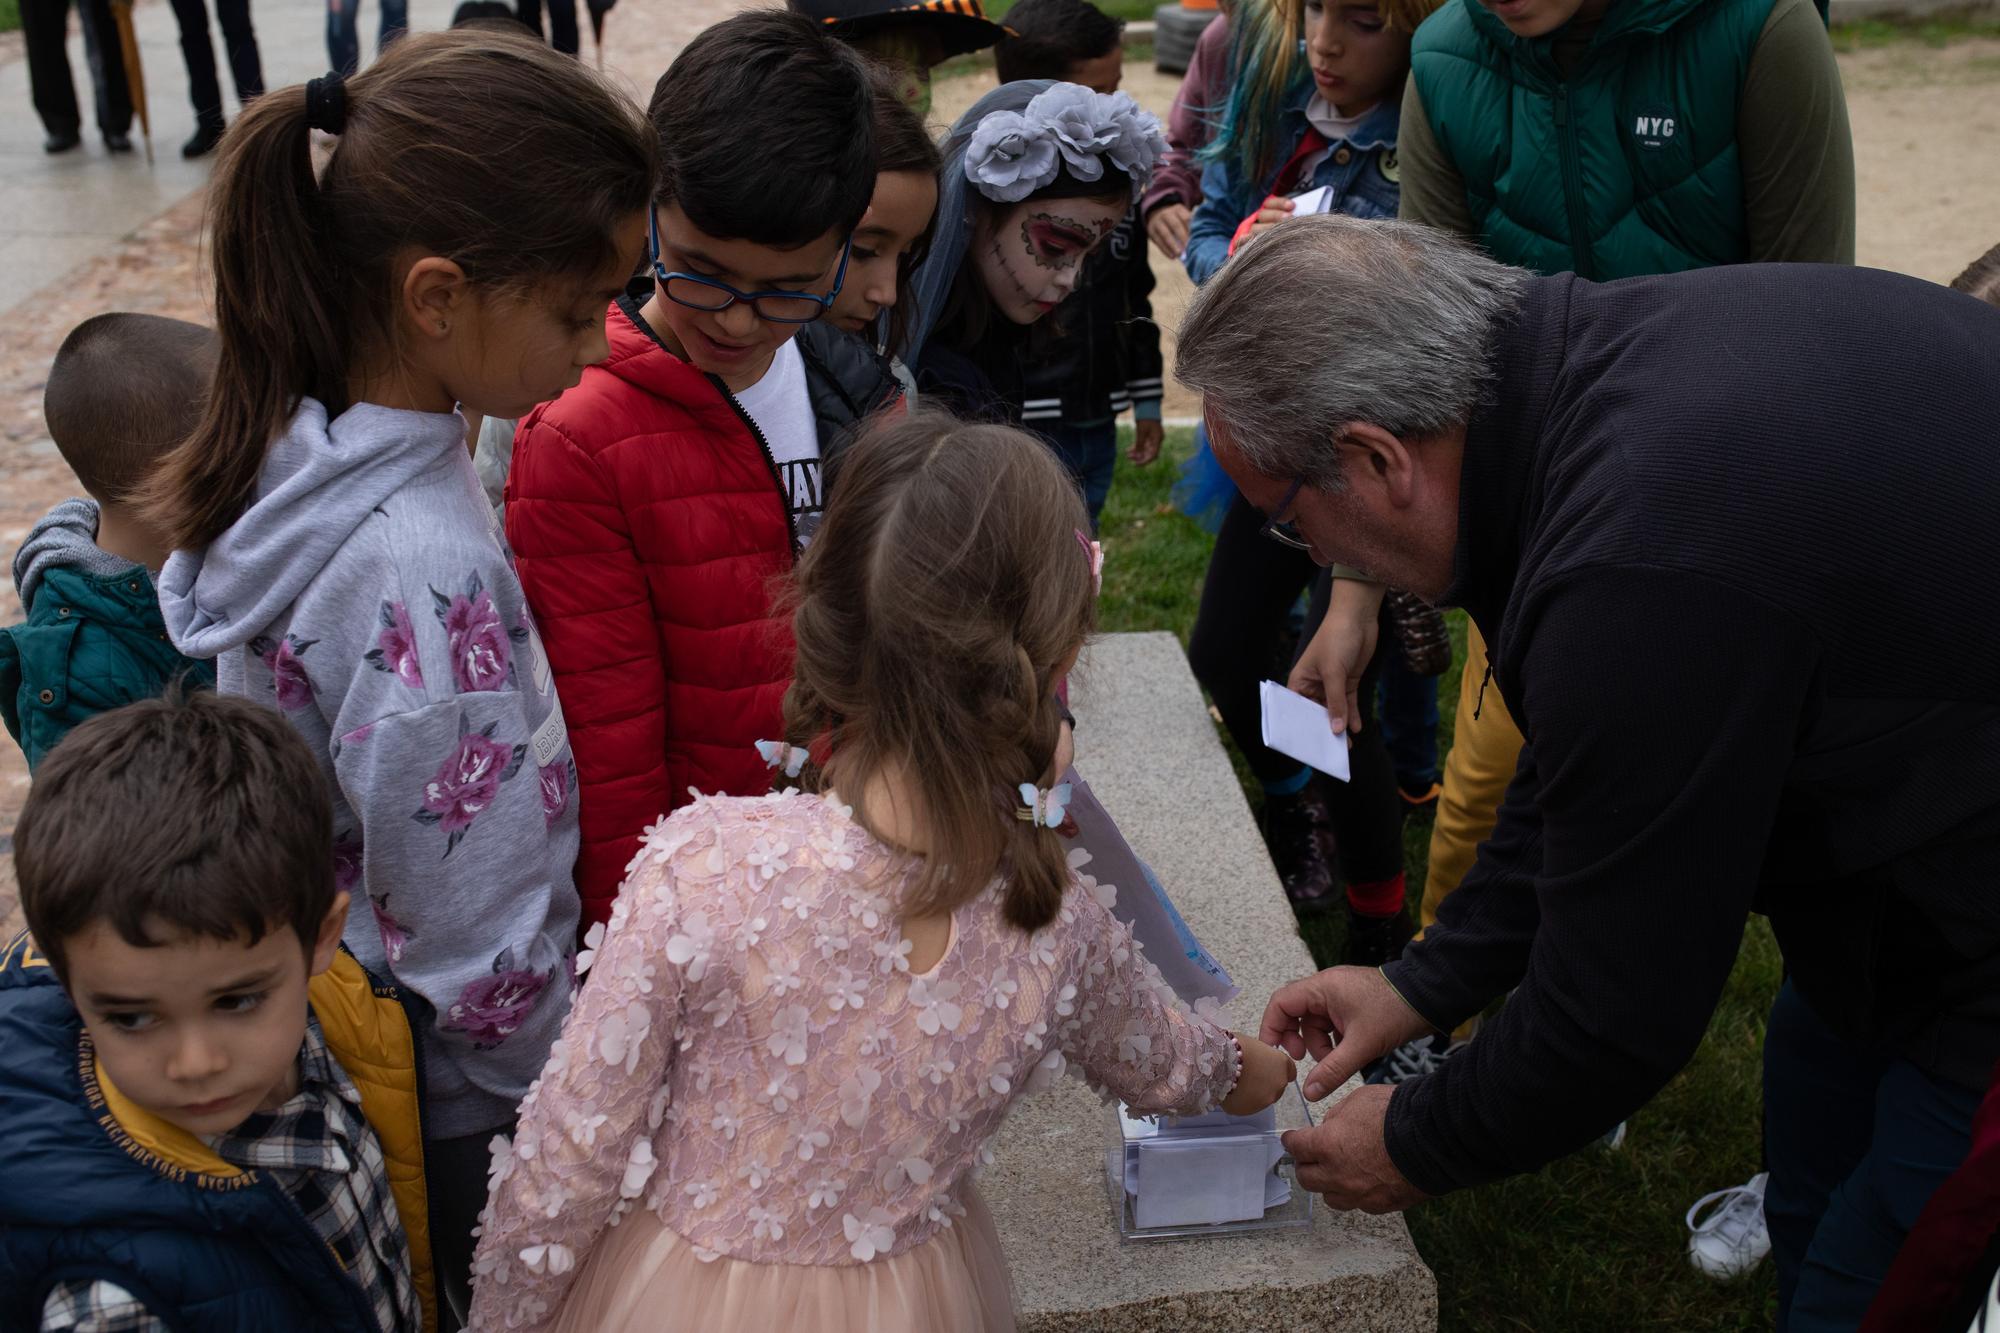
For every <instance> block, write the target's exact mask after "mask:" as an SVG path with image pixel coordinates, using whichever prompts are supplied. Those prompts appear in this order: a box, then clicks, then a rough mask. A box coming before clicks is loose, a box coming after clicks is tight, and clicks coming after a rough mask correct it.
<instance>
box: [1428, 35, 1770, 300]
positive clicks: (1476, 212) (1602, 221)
mask: <svg viewBox="0 0 2000 1333" xmlns="http://www.w3.org/2000/svg"><path fill="white" fill-rule="evenodd" d="M1772 3H1773V0H1614V3H1613V4H1612V6H1611V10H1610V12H1609V13H1608V14H1606V15H1605V18H1604V22H1603V24H1602V26H1601V27H1600V28H1599V29H1598V31H1597V33H1596V35H1595V37H1594V38H1593V39H1592V41H1591V43H1590V46H1589V49H1588V50H1587V51H1586V52H1585V53H1584V55H1583V56H1582V57H1581V58H1580V59H1579V60H1578V61H1577V63H1576V66H1575V67H1574V68H1573V69H1571V70H1570V72H1569V76H1568V77H1567V78H1564V77H1563V75H1562V74H1561V73H1560V72H1559V71H1558V69H1557V67H1556V62H1555V58H1554V54H1553V51H1552V49H1551V48H1552V45H1553V40H1554V37H1553V34H1551V35H1549V36H1543V37H1537V38H1532V39H1528V38H1521V37H1516V36H1515V35H1514V34H1513V33H1511V32H1509V31H1508V30H1507V27H1506V25H1505V24H1503V23H1501V22H1500V20H1499V19H1497V18H1495V17H1494V16H1493V15H1492V14H1491V13H1489V12H1488V11H1487V10H1486V8H1485V7H1484V6H1483V5H1481V4H1480V3H1479V0H1452V2H1451V3H1448V4H1446V6H1445V7H1444V8H1443V9H1441V10H1439V11H1438V12H1437V13H1436V14H1433V15H1432V16H1431V17H1430V19H1429V20H1427V21H1426V22H1425V23H1424V25H1423V26H1422V27H1421V28H1419V29H1418V30H1417V35H1416V38H1415V40H1414V41H1413V42H1412V43H1411V52H1410V72H1411V76H1412V77H1413V78H1415V79H1416V81H1417V91H1418V93H1419V95H1420V96H1421V97H1422V98H1423V103H1424V110H1425V112H1426V114H1427V116H1428V118H1429V121H1430V125H1431V129H1432V131H1433V133H1434V134H1435V135H1436V137H1437V141H1438V143H1439V144H1440V145H1441V146H1442V148H1443V149H1444V152H1445V154H1446V156H1447V157H1449V158H1450V159H1451V161H1452V162H1453V163H1454V164H1456V166H1457V168H1458V171H1459V174H1460V175H1461V176H1462V177H1463V178H1464V180H1465V190H1466V202H1467V204H1468V205H1469V206H1470V208H1471V212H1472V218H1473V221H1474V223H1475V224H1476V225H1477V226H1478V229H1479V236H1480V239H1481V241H1482V242H1483V243H1484V245H1485V246H1486V249H1487V251H1488V252H1489V253H1490V254H1492V255H1493V256H1494V257H1495V258H1496V259H1500V260H1503V261H1505V262H1507V263H1509V264H1518V265H1520V266H1522V267H1524V268H1530V269H1534V270H1535V271H1536V272H1538V273H1560V272H1563V271H1565V270H1573V271H1575V272H1576V273H1577V274H1579V275H1580V276H1582V277H1586V278H1592V279H1596V280H1598V281H1605V280H1608V279H1612V278H1627V277H1635V276H1638V275H1641V274H1651V273H1673V272H1678V271H1680V270H1682V269H1690V268H1702V267H1705V266H1707V265H1711V264H1731V263H1737V262H1740V261H1741V260H1742V259H1743V258H1744V257H1745V254H1746V253H1747V246H1748V236H1747V234H1746V230H1745V226H1744V216H1743V181H1742V170H1741V167H1740V165H1739V163H1738V158H1737V148H1736V104H1737V98H1738V96H1739V95H1740V94H1741V92H1742V89H1743V80H1744V76H1745V75H1746V74H1747V72H1748V71H1749V68H1750V56H1751V53H1752V52H1753V51H1754V50H1755V49H1756V46H1757V41H1758V38H1759V37H1760V36H1761V35H1762V33H1763V30H1764V22H1765V20H1766V19H1768V18H1769V17H1770V14H1771V6H1772Z"/></svg>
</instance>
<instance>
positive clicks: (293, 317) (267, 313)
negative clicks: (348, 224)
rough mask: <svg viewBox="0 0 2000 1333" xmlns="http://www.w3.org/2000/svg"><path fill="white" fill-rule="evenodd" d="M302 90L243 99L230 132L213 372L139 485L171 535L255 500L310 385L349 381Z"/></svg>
mask: <svg viewBox="0 0 2000 1333" xmlns="http://www.w3.org/2000/svg"><path fill="white" fill-rule="evenodd" d="M327 225H328V224H327V219H326V217H325V207H324V204H323V202H322V200H321V197H320V190H319V185H318V183H317V182H316V181H315V180H314V179H313V170H312V133H311V130H310V129H309V128H308V127H307V124H306V90H305V89H304V88H303V87H293V88H280V89H277V90H276V91H273V92H269V93H266V94H265V95H264V96H262V97H259V98H258V99H256V100H255V101H254V102H252V103H251V104H250V105H249V106H248V107H246V108H244V111H243V114H242V115H241V116H239V117H238V118H237V120H236V123H235V125H234V126H232V127H231V129H230V131H229V133H228V134H227V135H226V136H224V139H223V144H222V156H221V158H220V160H219V161H218V163H217V165H216V171H215V182H214V184H213V185H212V186H211V187H210V190H209V199H208V217H207V229H208V243H209V262H210V265H211V267H212V268H213V269H214V273H215V329H216V336H217V344H218V356H217V361H216V367H215V379H214V381H213V387H212V388H211V390H210V392H209V395H208V399H207V403H206V405H205V407H204V408H203V411H202V414H201V418H200V421H199V422H198V423H197V424H196V426H195V428H194V433H193V434H191V435H189V436H188V437H187V439H186V440H184V441H183V442H182V443H181V444H180V445H178V446H177V447H176V448H175V449H174V450H173V452H172V453H170V454H168V455H167V457H166V458H165V459H164V460H162V462H161V465H160V469H159V471H158V472H157V473H156V474H155V476H154V477H153V478H152V479H151V480H150V482H149V484H148V485H147V486H146V487H145V489H144V491H143V492H142V502H143V503H144V505H145V509H146V512H147V515H148V517H149V518H150V519H151V520H152V522H153V523H154V524H155V525H157V526H158V527H159V529H160V530H161V532H162V533H163V534H164V535H165V536H166V538H167V540H168V542H169V544H170V545H172V546H174V547H199V546H205V545H207V544H208V543H209V542H211V541H213V540H215V538H216V537H218V536H220V535H221V533H222V531H223V530H224V529H225V528H227V527H228V526H229V525H230V524H231V523H232V522H234V521H235V519H236V517H237V515H238V514H240V513H242V512H243V509H244V507H245V506H246V505H247V504H248V503H249V502H250V499H251V497H252V495H253V494H254V493H255V491H256V488H257V475H258V473H259V471H261V470H262V468H263V465H264V453H265V450H266V449H267V448H269V445H270V442H271V440H272V439H273V438H275V437H276V436H277V435H278V433H279V432H280V431H282V430H283V429H284V426H285V423H286V422H287V421H289V420H290V419H291V415H292V413H293V412H294V411H295V410H297V407H298V399H299V397H300V396H301V395H302V394H311V395H312V396H314V397H316V398H319V399H321V401H323V402H326V403H327V404H328V411H329V412H332V411H335V410H337V404H338V402H339V398H340V395H341V391H342V387H343V381H344V357H343V354H342V347H341V335H340V330H341V327H342V323H343V321H342V319H341V318H340V312H339V311H338V309H337V307H336V305H335V303H334V302H333V301H331V300H329V294H330V293H332V292H337V291H339V290H340V288H341V286H342V285H343V284H342V283H341V282H340V279H339V276H338V274H337V273H335V272H333V271H332V268H331V266H332V263H333V256H331V255H329V254H327V253H325V251H326V248H327V247H325V246H324V245H323V244H322V238H323V237H324V236H325V234H326V230H327Z"/></svg>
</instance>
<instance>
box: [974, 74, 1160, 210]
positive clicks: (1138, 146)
mask: <svg viewBox="0 0 2000 1333" xmlns="http://www.w3.org/2000/svg"><path fill="white" fill-rule="evenodd" d="M1166 150H1167V141H1166V136H1165V135H1164V134H1162V133H1161V132H1160V122H1159V119H1158V117H1156V116H1154V115H1153V114H1152V113H1151V112H1149V111H1146V110H1143V109H1142V108H1141V107H1140V106H1139V104H1138V103H1137V102H1134V101H1133V100H1132V99H1131V98H1130V97H1128V96H1127V95H1126V94H1124V93H1111V94H1108V95H1107V94H1104V93H1095V92H1092V91H1091V90H1090V89H1088V88H1085V87H1082V86H1081V85H1079V84H1074V83H1058V84H1055V85H1054V86H1053V87H1050V88H1048V89H1046V90H1045V91H1043V92H1040V93H1038V94H1036V95H1035V97H1034V98H1033V99H1032V100H1031V101H1029V103H1028V104H1027V106H1025V107H1023V108H1022V109H1021V110H1020V111H996V112H994V113H993V114H992V115H989V116H987V117H986V118H985V119H984V120H982V121H980V122H979V124H978V126H977V127H976V128H975V129H974V130H973V132H972V138H971V139H970V141H968V142H967V144H966V147H965V178H966V179H967V180H968V181H970V182H972V184H973V186H974V187H975V188H976V189H978V191H979V192H980V193H981V194H983V195H985V196H986V197H987V198H988V199H992V200H996V201H998V202H1000V203H1006V204H1012V203H1018V202H1019V201H1021V200H1023V199H1026V198H1027V197H1028V196H1029V195H1031V194H1033V193H1035V191H1037V190H1039V189H1041V188H1043V187H1044V186H1046V185H1047V184H1048V183H1049V182H1051V181H1053V180H1054V179H1055V178H1056V176H1057V174H1058V173H1059V172H1060V171H1062V169H1063V168H1065V167H1067V168H1068V169H1069V173H1070V175H1072V176H1074V177H1076V178H1077V179H1078V180H1082V181H1094V180H1099V179H1101V178H1102V177H1103V175H1104V163H1105V161H1106V160H1107V159H1108V160H1109V161H1110V163H1111V165H1112V166H1114V167H1116V168H1117V169H1118V170H1119V171H1121V172H1123V173H1125V174H1126V175H1127V176H1129V177H1130V178H1131V180H1132V197H1133V198H1134V199H1137V198H1138V197H1139V194H1140V192H1141V191H1143V190H1144V189H1145V188H1146V182H1147V180H1148V179H1149V178H1150V177H1151V176H1152V174H1153V164H1154V163H1156V162H1157V161H1159V159H1160V156H1161V154H1163V153H1165V152H1166Z"/></svg>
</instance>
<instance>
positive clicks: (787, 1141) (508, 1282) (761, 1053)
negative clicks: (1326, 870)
mask: <svg viewBox="0 0 2000 1333" xmlns="http://www.w3.org/2000/svg"><path fill="white" fill-rule="evenodd" d="M916 869H917V863H916V862H915V861H913V860H912V859H911V858H909V857H907V856H905V855H904V854H902V853H899V852H896V851H893V850H892V849H890V848H888V847H886V846H884V845H883V844H882V843H880V842H878V841H877V840H876V839H875V838H874V837H872V836H871V835H870V834H869V833H868V832H867V831H866V830H864V829H863V828H862V827H861V826H860V825H858V824H856V823H854V822H853V820H852V818H851V815H850V813H849V811H848V810H847V809H846V808H845V807H843V806H840V805H838V804H835V803H834V802H833V801H831V800H829V799H827V798H825V797H821V796H813V795H802V794H800V793H797V792H788V793H785V794H782V795H776V796H769V797H758V798H721V797H701V798H698V799H697V800H696V801H695V803H694V804H693V805H690V806H688V807H686V808H684V809H682V810H679V811H677V812H676V813H675V814H673V815H672V816H671V817H669V818H667V819H663V820H661V821H660V822H659V823H657V824H655V825H654V826H653V827H652V828H651V829H649V830H648V831H647V833H646V837H645V840H644V841H643V843H642V844H641V846H640V848H639V851H638V854H637V855H636V856H635V857H634V858H633V861H632V864H631V867H630V869H629V873H628V875H627V878H626V881H625V884H624V887H623V889H622V890H621V892H620V894H619V897H618V902H617V906H616V907H615V908H614V909H613V911H612V915H611V921H610V923H609V926H608V928H606V929H604V930H602V931H601V932H600V931H598V930H593V931H592V932H591V934H590V935H589V936H588V937H587V938H586V940H585V945H586V952H585V953H584V954H582V955H580V956H579V957H578V959H577V968H578V970H579V971H585V970H586V969H587V973H586V975H585V977H584V979H583V986H582V989H581V991H580V992H579V993H578V997H577V1002H576V1007H575V1009H574V1010H573V1011H572V1013H571V1015H570V1018H569V1022H568V1024H567V1025H566V1026H565V1027H564V1029H563V1035H562V1039H561V1040H560V1041H558V1042H557V1043H556V1045H555V1049H554V1050H553V1051H552V1052H551V1053H550V1056H549V1061H548V1064H547V1066H546V1067H545V1068H544V1069H543V1071H542V1076H541V1078H540V1080H539V1081H538V1082H537V1083H536V1085H535V1087H534V1088H533V1089H531V1090H530V1092H529V1094H528V1097H527V1100H526V1101H525V1102H523V1103H522V1106H521V1120H520V1127H519V1130H518V1132H517V1133H516V1135H515V1137H514V1139H513V1141H512V1142H511V1143H510V1142H508V1141H507V1140H505V1139H496V1140H495V1141H494V1160H493V1185H494V1194H493V1198H492V1202H491V1204H490V1205H489V1208H488V1211H487V1215H486V1219H485V1223H484V1231H483V1234H482V1238H481V1240H480V1244H479V1252H478V1258H477V1260H476V1262H475V1264H474V1273H475V1275H476V1276H477V1278H478V1279H479V1280H478V1284H477V1286H476V1288H475V1294H474V1297H473V1311H472V1314H473V1327H475V1328H479V1329H482V1330H484V1329H500V1328H507V1329H518V1328H542V1327H545V1326H546V1325H547V1322H548V1321H549V1320H550V1319H552V1318H553V1317H554V1315H555V1314H556V1312H557V1311H559V1310H560V1309H561V1307H562V1303H563V1299H564V1296H565V1294H566V1292H567V1290H568V1287H569V1284H570V1282H571V1280H572V1278H573V1274H574V1272H575V1270H576V1268H577V1267H578V1266H579V1265H580V1264H581V1263H582V1262H583V1260H584V1259H585V1258H586V1257H587V1256H588V1255H589V1253H590V1250H591V1247H592V1246H593V1245H594V1244H595V1243H596V1242H597V1239H598V1237H599V1236H600V1235H601V1234H602V1232H603V1230H604V1228H605V1227H606V1226H607V1225H610V1224H611V1223H613V1222H615V1221H616V1219H617V1218H618V1217H619V1216H620V1215H622V1214H623V1213H625V1212H627V1211H630V1210H632V1209H635V1208H642V1207H643V1208H646V1209H649V1210H650V1211H651V1212H652V1213H653V1214H654V1215H655V1216H656V1217H658V1219H659V1220H660V1222H661V1223H662V1224H663V1225H665V1226H667V1227H668V1228H670V1229H671V1230H673V1231H674V1232H675V1233H676V1234H678V1235H680V1236H681V1237H683V1238H684V1239H686V1240H687V1241H688V1242H689V1244H690V1245H691V1246H692V1247H693V1252H694V1254H695V1255H696V1256H697V1257H698V1258H702V1259H704V1260H706V1259H713V1258H716V1257H718V1256H721V1255H728V1256H731V1257H732V1258H736V1259H744V1260H751V1261H755V1262H760V1263H787V1264H814V1265H848V1264H865V1263H871V1262H874V1261H875V1260H877V1259H879V1258H882V1257H884V1256H892V1255H897V1254H901V1253H904V1252H906V1251H908V1250H909V1249H911V1248H913V1247H915V1246H918V1245H921V1244H923V1243H924V1242H925V1241H927V1240H929V1239H930V1238H931V1237H932V1236H934V1235H935V1234H937V1233H938V1232H939V1231H941V1230H943V1229H945V1228H947V1227H950V1226H952V1225H953V1221H954V1218H956V1217H959V1216H962V1215H963V1209H962V1207H961V1205H960V1203H959V1196H960V1194H961V1193H962V1192H963V1188H964V1184H965V1181H966V1179H967V1177H968V1176H970V1175H971V1174H973V1173H975V1172H977V1171H978V1170H979V1169H980V1167H981V1166H982V1164H983V1163H984V1162H986V1161H989V1160H990V1158H991V1154H990V1152H989V1150H988V1148H987V1146H986V1145H987V1143H988V1141H989V1140H990V1139H991V1138H992V1136H993V1134H994V1133H995V1132H996V1131H997V1130H998V1128H999V1126H1000V1123H1001V1120H1002V1119H1003V1118H1004V1117H1005V1115H1006V1113H1007V1108H1008V1107H1009V1106H1010V1105H1011V1104H1012V1103H1013V1101H1014V1100H1015V1099H1016V1098H1017V1097H1019V1096H1021V1095H1022V1094H1023V1093H1025V1092H1030V1091H1033V1090H1035V1089H1036V1088H1038V1087H1042V1086H1044V1085H1046V1084H1047V1083H1049V1082H1051V1081H1052V1080H1053V1079H1055V1078H1056V1077H1057V1076H1059V1075H1060V1074H1061V1073H1062V1072H1063V1071H1064V1070H1065V1069H1066V1068H1069V1067H1072V1066H1074V1067H1075V1068H1077V1069H1078V1070H1080V1071H1081V1072H1082V1073H1083V1074H1084V1075H1085V1077H1086V1078H1088V1079H1089V1080H1091V1081H1092V1082H1093V1083H1094V1084H1095V1085H1096V1086H1098V1087H1099V1088H1100V1090H1102V1091H1105V1092H1107V1093H1109V1094H1112V1095H1116V1096H1118V1097H1120V1098H1122V1099H1123V1100H1125V1101H1126V1102H1127V1103H1129V1104H1130V1105H1132V1106H1134V1107H1135V1108H1138V1109H1141V1110H1145V1111H1175V1112H1192V1111H1197V1110H1203V1109H1206V1108H1207V1107H1209V1106H1212V1105H1213V1104H1215V1103H1216V1102H1217V1101H1220V1100H1221V1098H1222V1097H1223V1096H1225V1095H1226V1094H1227V1093H1228V1091H1229V1089H1230V1088H1231V1087H1233V1086H1234V1085H1235V1082H1236V1074H1237V1058H1238V1057H1237V1054H1236V1047H1235V1043H1234V1041H1232V1040H1231V1038H1230V1037H1229V1035H1228V1033H1227V1032H1225V1031H1223V1030H1222V1029H1221V1028H1219V1027H1216V1026H1215V1025H1213V1024H1212V1023H1211V1022H1209V1021H1208V1020H1206V1019H1204V1018H1201V1017H1198V1016H1196V1015H1195V1014H1193V1013H1192V1012H1190V1011H1189V1010H1188V1009H1187V1007H1186V1006H1185V1005H1182V1004H1181V1003H1180V1002H1179V1001H1178V1000H1177V999H1176V998H1175V997H1174V996H1173V993H1172V992H1171V990H1169V989H1168V988H1167V987H1166V985H1165V984H1164V983H1163V982H1162V981H1161V979H1160V975H1159V972H1158V970H1157V969H1155V968H1154V967H1152V966H1151V965H1150V964H1149V963H1147V962H1146V960H1145V958H1144V956H1143V954H1142V953H1141V951H1140V949H1139V947H1138V945H1137V944H1136V943H1135V942H1134V941H1133V939H1132V933H1131V930H1130V928H1129V927H1128V926H1126V925H1124V924H1123V923H1121V922H1120V921H1118V920H1117V919H1116V918H1115V917H1113V916H1112V914H1111V912H1110V911H1109V910H1108V907H1107V904H1109V903H1110V902H1112V901H1113V900H1115V898H1116V894H1117V890H1116V888H1115V887H1114V886H1112V885H1108V884H1097V883H1094V882H1093V883H1092V884H1091V885H1089V886H1086V885H1085V884H1084V883H1083V882H1082V881H1081V879H1078V880H1076V881H1074V882H1073V883H1072V885H1071V887H1070V890H1069V892H1068V893H1067V894H1066V895H1065V897H1064V900H1063V904H1062V907H1061V910H1060V914H1059V915H1058V917H1057V919H1056V920H1054V921H1052V922H1051V923H1050V924H1049V925H1048V926H1047V927H1045V928H1044V929H1043V930H1041V931H1039V932H1037V933H1036V934H1034V935H1033V936H1029V935H1027V934H1024V933H1023V932H1021V931H1020V930H1017V929H1016V928H1014V927H1012V926H1010V925H1008V924H1007V923H1006V921H1005V920H1004V918H1003V917H1002V915H1001V898H1000V894H999V892H998V891H997V887H993V888H989V889H988V890H987V891H986V892H985V893H983V894H981V895H980V896H979V897H977V898H975V899H974V900H973V901H972V902H970V903H967V904H966V905H964V906H962V907H960V908H959V909H958V910H957V911H956V912H955V913H954V914H953V924H954V927H955V930H956V938H955V941H954V943H953V944H952V945H951V946H950V948H949V949H948V950H947V951H946V953H945V955H944V957H943V958H942V959H940V960H939V962H938V963H937V964H936V965H935V966H934V967H933V968H931V970H930V971H928V972H924V973H915V972H913V971H912V970H911V968H910V965H909V960H908V949H907V947H905V946H906V945H907V942H906V941H904V940H903V938H902V924H901V922H900V921H899V920H898V919H897V915H896V912H895V908H894V904H895V903H896V902H897V901H899V900H900V898H901V896H902V893H903V890H904V887H905V885H906V884H907V883H908V882H909V880H910V878H911V877H912V876H913V875H914V873H915V871H916Z"/></svg>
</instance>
